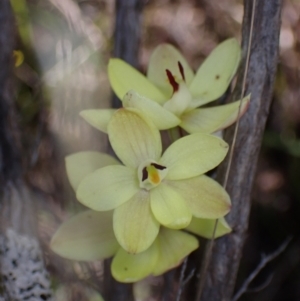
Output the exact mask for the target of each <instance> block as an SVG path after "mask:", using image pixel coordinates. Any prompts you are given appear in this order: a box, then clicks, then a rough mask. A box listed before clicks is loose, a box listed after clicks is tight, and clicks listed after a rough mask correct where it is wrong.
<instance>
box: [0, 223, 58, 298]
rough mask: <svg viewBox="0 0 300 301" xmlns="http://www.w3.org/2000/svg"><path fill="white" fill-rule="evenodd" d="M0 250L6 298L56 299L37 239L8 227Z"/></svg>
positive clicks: (0, 239)
mask: <svg viewBox="0 0 300 301" xmlns="http://www.w3.org/2000/svg"><path fill="white" fill-rule="evenodd" d="M0 252H1V256H0V260H1V274H2V281H3V289H4V291H5V292H6V295H7V296H6V297H5V300H14V301H25V300H27V301H41V300H47V301H50V300H53V298H52V292H51V289H50V280H49V275H48V273H47V272H46V270H45V267H44V261H43V257H42V254H41V251H40V247H39V244H38V242H37V240H36V239H35V238H31V237H28V236H24V235H20V234H18V233H16V232H15V231H14V230H12V229H7V230H6V233H5V234H4V235H1V236H0ZM7 297H8V298H7ZM0 301H1V297H0Z"/></svg>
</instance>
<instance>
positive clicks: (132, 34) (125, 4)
mask: <svg viewBox="0 0 300 301" xmlns="http://www.w3.org/2000/svg"><path fill="white" fill-rule="evenodd" d="M144 2H145V1H144V0H126V1H124V0H116V14H115V15H116V21H115V33H114V53H113V55H114V57H118V58H121V59H123V60H124V61H126V62H127V63H129V64H130V65H132V66H134V67H138V65H139V63H138V62H139V61H138V58H139V56H138V53H139V46H140V36H141V16H142V10H143V7H144ZM112 107H113V108H119V107H121V101H120V100H119V99H118V98H117V96H116V95H114V96H113V98H112ZM109 152H110V153H111V154H113V151H112V149H111V148H109ZM104 288H105V300H111V301H131V300H133V296H132V285H129V284H122V283H118V282H117V281H115V280H114V279H113V278H112V277H111V273H110V261H107V262H106V263H105V277H104Z"/></svg>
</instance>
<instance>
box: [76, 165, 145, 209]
mask: <svg viewBox="0 0 300 301" xmlns="http://www.w3.org/2000/svg"><path fill="white" fill-rule="evenodd" d="M139 189H140V188H139V184H138V179H137V175H136V171H135V170H134V169H131V168H128V167H126V166H120V165H112V166H106V167H103V168H100V169H97V170H96V171H95V172H93V173H92V174H89V175H88V176H86V177H85V178H84V179H83V180H82V181H81V182H80V184H79V186H78V189H77V193H76V196H77V199H78V200H79V202H81V203H82V204H83V205H85V206H87V207H89V208H91V209H93V210H98V211H106V210H111V209H114V208H116V207H118V206H120V205H121V204H123V203H125V202H126V201H128V200H129V199H130V198H131V197H132V196H133V195H135V194H136V192H137V191H139Z"/></svg>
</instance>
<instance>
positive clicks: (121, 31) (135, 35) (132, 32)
mask: <svg viewBox="0 0 300 301" xmlns="http://www.w3.org/2000/svg"><path fill="white" fill-rule="evenodd" d="M144 2H145V0H126V1H124V0H116V23H115V24H116V25H115V34H114V57H118V58H121V59H123V60H124V61H126V62H127V63H129V64H130V65H132V66H133V67H138V65H139V46H140V38H141V20H142V10H143V7H144ZM120 106H121V103H120V101H119V100H118V98H117V97H116V96H114V97H113V100H112V107H113V108H119V107H120Z"/></svg>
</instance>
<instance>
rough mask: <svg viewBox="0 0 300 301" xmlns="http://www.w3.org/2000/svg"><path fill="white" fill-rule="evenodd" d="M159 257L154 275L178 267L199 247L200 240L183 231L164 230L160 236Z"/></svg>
mask: <svg viewBox="0 0 300 301" xmlns="http://www.w3.org/2000/svg"><path fill="white" fill-rule="evenodd" d="M157 242H158V246H159V257H158V260H157V263H156V266H155V268H154V270H153V275H154V276H157V275H161V274H163V273H164V272H166V271H168V270H170V269H172V268H174V267H176V266H178V265H179V264H180V263H181V262H182V261H183V259H184V258H185V257H186V256H187V255H189V254H190V253H191V252H193V251H194V250H196V249H197V248H198V246H199V243H198V240H197V239H196V238H195V237H194V236H193V235H189V234H187V233H184V232H182V231H178V230H171V229H167V228H162V229H161V231H160V232H159V235H158V239H157Z"/></svg>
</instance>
